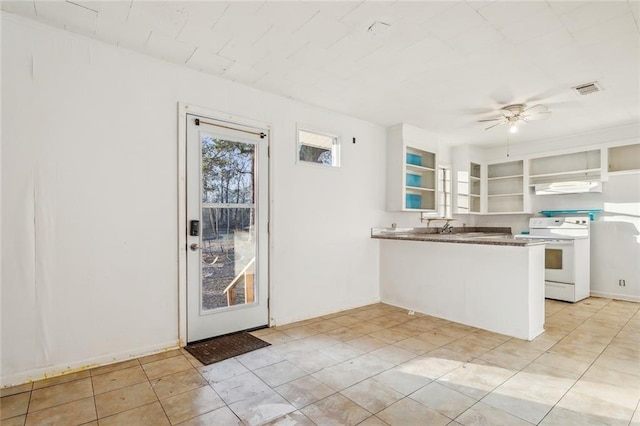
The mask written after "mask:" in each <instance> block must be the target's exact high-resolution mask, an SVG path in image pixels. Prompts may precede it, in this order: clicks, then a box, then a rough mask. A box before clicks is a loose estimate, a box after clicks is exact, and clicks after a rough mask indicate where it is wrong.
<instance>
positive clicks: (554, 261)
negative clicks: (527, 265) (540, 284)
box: [544, 240, 576, 284]
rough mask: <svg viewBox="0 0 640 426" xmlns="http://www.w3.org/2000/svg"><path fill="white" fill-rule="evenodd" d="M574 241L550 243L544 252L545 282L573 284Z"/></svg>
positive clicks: (574, 280)
mask: <svg viewBox="0 0 640 426" xmlns="http://www.w3.org/2000/svg"><path fill="white" fill-rule="evenodd" d="M573 243H574V241H573V240H567V241H552V242H550V243H549V244H547V247H546V248H545V250H544V268H545V276H544V278H545V281H551V282H557V283H566V284H575V282H576V279H575V268H574V267H573V262H574V244H573Z"/></svg>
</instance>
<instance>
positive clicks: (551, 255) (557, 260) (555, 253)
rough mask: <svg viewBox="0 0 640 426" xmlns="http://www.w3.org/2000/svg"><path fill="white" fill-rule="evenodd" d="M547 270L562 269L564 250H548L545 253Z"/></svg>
mask: <svg viewBox="0 0 640 426" xmlns="http://www.w3.org/2000/svg"><path fill="white" fill-rule="evenodd" d="M544 267H545V269H562V250H560V249H546V250H545V251H544Z"/></svg>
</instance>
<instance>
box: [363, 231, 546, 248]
mask: <svg viewBox="0 0 640 426" xmlns="http://www.w3.org/2000/svg"><path fill="white" fill-rule="evenodd" d="M371 238H377V239H379V240H397V241H423V242H424V241H426V242H434V243H455V244H482V245H488V246H512V247H528V246H535V245H541V244H545V242H543V241H525V240H516V239H515V238H496V239H495V240H490V239H487V238H473V237H468V238H457V239H449V238H447V235H440V234H435V235H429V234H418V235H372V236H371Z"/></svg>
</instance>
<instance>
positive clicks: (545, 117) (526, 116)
mask: <svg viewBox="0 0 640 426" xmlns="http://www.w3.org/2000/svg"><path fill="white" fill-rule="evenodd" d="M550 117H551V111H545V112H539V113H537V114H524V115H523V116H522V117H521V118H523V119H525V120H527V121H536V120H548V119H549V118H550Z"/></svg>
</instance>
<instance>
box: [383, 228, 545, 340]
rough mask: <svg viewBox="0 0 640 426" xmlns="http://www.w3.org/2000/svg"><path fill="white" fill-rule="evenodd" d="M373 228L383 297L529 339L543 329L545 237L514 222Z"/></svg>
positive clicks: (396, 302)
mask: <svg viewBox="0 0 640 426" xmlns="http://www.w3.org/2000/svg"><path fill="white" fill-rule="evenodd" d="M453 231H454V232H453V233H449V234H441V233H436V232H437V230H436V228H404V229H403V228H374V229H372V231H371V237H372V238H377V239H381V241H380V298H381V301H382V302H384V303H388V304H391V305H395V306H400V307H403V308H406V309H409V310H413V311H416V312H420V313H424V314H427V315H431V316H435V317H438V318H443V319H447V320H450V321H455V322H458V323H461V324H466V325H470V326H474V327H478V328H482V329H485V330H489V331H493V332H496V333H501V334H505V335H508V336H512V337H517V338H520V339H525V340H532V339H534V338H535V337H536V336H538V335H539V334H541V333H542V332H543V331H544V243H540V242H530V241H523V240H517V239H513V238H512V236H511V230H510V229H509V228H481V229H469V228H466V229H463V228H454V230H453Z"/></svg>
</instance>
